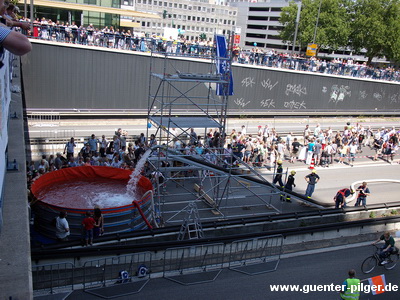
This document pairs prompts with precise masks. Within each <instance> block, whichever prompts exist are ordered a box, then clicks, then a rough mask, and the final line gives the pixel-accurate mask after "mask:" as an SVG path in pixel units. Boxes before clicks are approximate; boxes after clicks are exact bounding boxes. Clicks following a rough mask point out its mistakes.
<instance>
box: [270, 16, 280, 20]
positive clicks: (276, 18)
mask: <svg viewBox="0 0 400 300" xmlns="http://www.w3.org/2000/svg"><path fill="white" fill-rule="evenodd" d="M280 18H281V17H269V20H270V21H279V19H280Z"/></svg>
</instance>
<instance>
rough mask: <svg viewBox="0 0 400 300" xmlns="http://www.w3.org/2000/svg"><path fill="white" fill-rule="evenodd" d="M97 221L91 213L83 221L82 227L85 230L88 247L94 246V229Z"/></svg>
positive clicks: (88, 212) (87, 213)
mask: <svg viewBox="0 0 400 300" xmlns="http://www.w3.org/2000/svg"><path fill="white" fill-rule="evenodd" d="M95 223H96V222H95V221H94V219H93V218H92V214H91V213H90V211H87V212H86V218H84V219H83V221H82V226H83V228H84V229H85V236H86V238H85V244H86V246H88V245H90V246H92V245H93V228H94V225H95Z"/></svg>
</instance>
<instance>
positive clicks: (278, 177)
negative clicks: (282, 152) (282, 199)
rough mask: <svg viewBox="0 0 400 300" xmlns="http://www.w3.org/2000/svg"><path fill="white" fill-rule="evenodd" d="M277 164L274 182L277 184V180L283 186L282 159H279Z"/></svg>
mask: <svg viewBox="0 0 400 300" xmlns="http://www.w3.org/2000/svg"><path fill="white" fill-rule="evenodd" d="M276 163H277V166H276V174H275V177H274V180H273V182H272V183H273V184H276V183H277V182H278V183H279V186H280V187H283V181H282V174H283V167H282V161H281V160H278V161H277V162H276Z"/></svg>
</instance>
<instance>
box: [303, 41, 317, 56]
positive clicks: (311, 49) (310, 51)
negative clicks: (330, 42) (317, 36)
mask: <svg viewBox="0 0 400 300" xmlns="http://www.w3.org/2000/svg"><path fill="white" fill-rule="evenodd" d="M317 50H318V45H317V44H312V43H311V44H308V46H307V51H306V55H307V56H315V55H317Z"/></svg>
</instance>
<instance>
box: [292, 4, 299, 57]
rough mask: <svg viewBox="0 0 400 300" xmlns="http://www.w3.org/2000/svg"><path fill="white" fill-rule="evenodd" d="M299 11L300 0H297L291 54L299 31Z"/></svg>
mask: <svg viewBox="0 0 400 300" xmlns="http://www.w3.org/2000/svg"><path fill="white" fill-rule="evenodd" d="M300 12H301V0H299V1H298V4H297V16H296V23H295V29H294V39H293V48H292V56H293V54H294V49H295V47H296V41H297V32H298V31H299V22H300Z"/></svg>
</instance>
